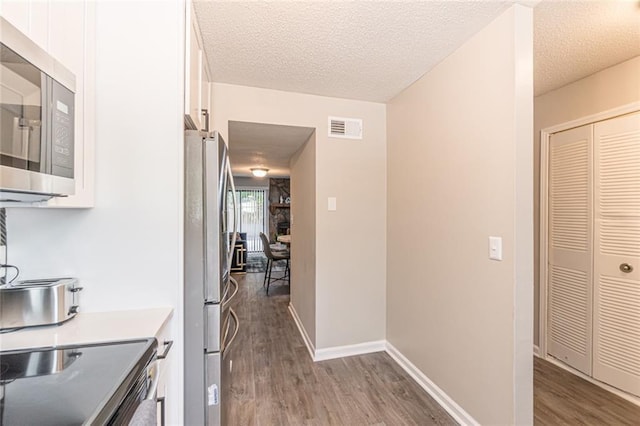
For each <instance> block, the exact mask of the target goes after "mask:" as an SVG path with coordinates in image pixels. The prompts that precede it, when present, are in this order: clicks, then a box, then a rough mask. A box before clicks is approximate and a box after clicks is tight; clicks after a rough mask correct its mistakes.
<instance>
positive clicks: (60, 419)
mask: <svg viewBox="0 0 640 426" xmlns="http://www.w3.org/2000/svg"><path fill="white" fill-rule="evenodd" d="M156 346H157V344H156V341H155V339H145V340H135V341H125V342H113V343H105V344H95V345H78V346H60V347H55V348H39V349H28V350H18V351H6V352H0V425H2V426H12V425H83V424H101V423H108V421H109V419H110V418H112V416H113V415H114V413H115V412H116V410H117V409H118V407H119V406H120V405H121V403H122V401H123V399H124V398H125V396H126V394H127V393H128V391H129V389H130V388H131V387H132V385H133V383H134V382H135V380H136V378H138V377H140V375H141V374H144V371H145V368H146V365H147V364H148V363H149V362H150V361H151V360H152V359H153V357H154V355H155V351H156Z"/></svg>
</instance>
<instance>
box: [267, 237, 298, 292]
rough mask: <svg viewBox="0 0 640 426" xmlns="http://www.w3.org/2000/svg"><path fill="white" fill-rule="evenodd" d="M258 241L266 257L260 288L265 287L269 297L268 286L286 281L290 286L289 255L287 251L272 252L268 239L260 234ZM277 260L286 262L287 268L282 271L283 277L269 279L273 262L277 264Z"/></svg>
mask: <svg viewBox="0 0 640 426" xmlns="http://www.w3.org/2000/svg"><path fill="white" fill-rule="evenodd" d="M260 239H261V240H262V250H263V251H264V255H265V256H266V257H267V269H266V270H265V271H264V280H263V281H262V286H263V287H264V286H265V285H266V286H267V296H268V295H269V285H270V284H271V283H272V282H275V281H287V284H291V277H290V275H291V274H290V272H291V271H290V269H289V259H290V256H291V255H290V253H289V250H282V251H281V250H272V249H271V245H270V244H269V239H268V238H267V236H266V235H264V233H262V232H261V233H260ZM279 260H286V261H287V266H286V268H285V270H284V275H283V276H281V277H279V278H271V270H272V269H273V262H277V261H279Z"/></svg>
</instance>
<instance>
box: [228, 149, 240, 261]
mask: <svg viewBox="0 0 640 426" xmlns="http://www.w3.org/2000/svg"><path fill="white" fill-rule="evenodd" d="M226 163H227V164H226V168H227V175H228V177H229V183H230V184H231V200H232V201H233V233H232V234H231V245H230V246H229V253H227V265H229V268H231V264H232V262H233V255H234V253H235V248H236V240H237V238H238V216H239V215H238V202H237V201H236V185H235V182H234V181H233V174H232V173H231V161H230V160H229V156H228V155H227V162H226Z"/></svg>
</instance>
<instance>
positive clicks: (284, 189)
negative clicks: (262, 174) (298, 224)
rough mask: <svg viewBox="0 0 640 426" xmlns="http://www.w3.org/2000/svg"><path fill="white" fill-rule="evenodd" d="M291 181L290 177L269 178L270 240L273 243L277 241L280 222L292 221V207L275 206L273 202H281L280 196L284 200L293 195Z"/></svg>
mask: <svg viewBox="0 0 640 426" xmlns="http://www.w3.org/2000/svg"><path fill="white" fill-rule="evenodd" d="M289 182H290V179H289V178H272V179H269V240H270V241H271V242H272V243H274V242H275V241H276V235H278V224H281V223H283V222H288V223H291V221H290V217H291V209H289V208H280V207H275V206H273V204H280V197H282V200H283V202H284V200H286V199H287V197H290V196H291V189H290V188H291V187H290V185H289ZM281 233H282V232H281Z"/></svg>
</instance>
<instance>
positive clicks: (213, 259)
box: [202, 138, 226, 302]
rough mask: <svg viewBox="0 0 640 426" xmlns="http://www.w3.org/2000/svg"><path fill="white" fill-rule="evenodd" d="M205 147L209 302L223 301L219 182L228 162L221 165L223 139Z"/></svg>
mask: <svg viewBox="0 0 640 426" xmlns="http://www.w3.org/2000/svg"><path fill="white" fill-rule="evenodd" d="M222 143H223V142H222ZM202 149H203V153H202V155H203V163H202V169H203V176H202V190H203V192H204V194H203V196H202V197H203V198H202V202H203V206H202V208H203V210H204V211H203V217H202V223H203V232H204V253H203V259H205V269H204V299H205V301H207V302H219V301H220V297H221V294H220V293H221V289H220V284H221V283H220V276H221V274H220V268H222V267H223V265H221V264H220V263H221V261H222V259H223V258H224V257H223V256H222V255H221V252H220V251H221V248H220V247H221V245H222V244H221V241H220V234H221V232H220V214H221V209H222V208H223V206H222V204H221V203H222V200H221V199H220V198H219V195H220V194H219V185H221V184H222V182H219V180H220V179H219V176H220V175H219V170H220V169H224V165H220V164H219V161H220V158H219V155H224V153H219V140H218V139H216V138H213V139H211V138H206V139H204V141H203V147H202ZM222 176H224V175H222ZM225 256H226V253H225Z"/></svg>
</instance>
